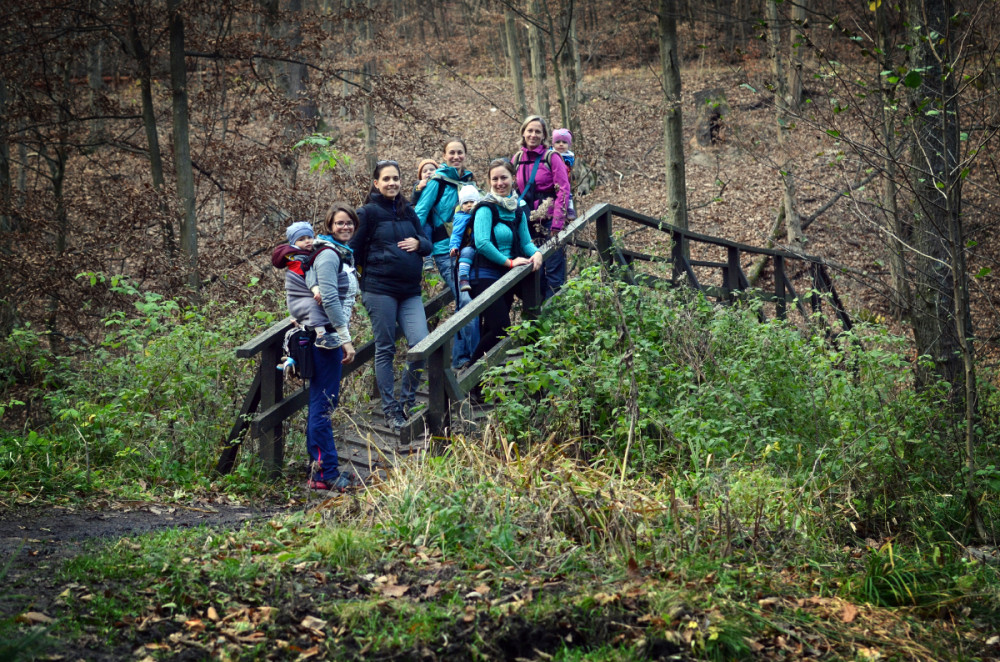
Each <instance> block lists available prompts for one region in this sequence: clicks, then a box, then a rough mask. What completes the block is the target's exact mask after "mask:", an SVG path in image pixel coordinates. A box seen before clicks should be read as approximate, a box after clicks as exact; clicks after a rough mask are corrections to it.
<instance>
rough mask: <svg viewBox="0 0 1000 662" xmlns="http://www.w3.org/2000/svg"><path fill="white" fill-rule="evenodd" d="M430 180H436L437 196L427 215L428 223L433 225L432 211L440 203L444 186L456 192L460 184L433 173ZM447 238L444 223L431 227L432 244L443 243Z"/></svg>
mask: <svg viewBox="0 0 1000 662" xmlns="http://www.w3.org/2000/svg"><path fill="white" fill-rule="evenodd" d="M431 179H432V180H437V182H438V187H437V195H435V196H434V203H433V204H432V205H431V207H430V213H429V214H428V216H429V217H431V218H430V221H431V223H432V224H433V222H434V219H433V215H434V210H435V209H437V206H438V203H439V202H441V198H442V197H444V185H445V184H450V185H452V186H454V187H455V190H456V191H457V190H458V189H460V188H461V187H462V182H460V181H458V180H457V179H452V178H451V177H445V176H444V175H439V174H438V173H434V176H432V177H431ZM449 237H451V232H450V231H449V230H448V228H446V227H445V226H444V223H442V224H441V225H437V226H435V225H432V226H431V237H430V239H431V243H432V244H436V243H438V242H439V241H444V240H445V239H448V238H449Z"/></svg>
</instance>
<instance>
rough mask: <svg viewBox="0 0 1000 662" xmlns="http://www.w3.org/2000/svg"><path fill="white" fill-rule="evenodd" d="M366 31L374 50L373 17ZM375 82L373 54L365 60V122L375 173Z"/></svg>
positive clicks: (367, 149) (367, 150) (370, 165)
mask: <svg viewBox="0 0 1000 662" xmlns="http://www.w3.org/2000/svg"><path fill="white" fill-rule="evenodd" d="M371 8H372V0H368V9H371ZM364 30H365V35H364V36H365V40H366V42H367V46H366V47H367V48H368V49H369V50H372V51H373V50H374V48H375V27H374V26H373V25H372V19H371V16H368V18H366V19H365V23H364ZM374 81H375V55H374V53H372V54H371V55H369V57H368V59H367V60H365V65H364V89H365V94H366V95H367V96H366V98H365V105H364V120H365V156H366V158H367V160H368V172H374V171H375V163H376V162H377V161H378V151H377V148H378V136H377V135H376V132H375V108H374V106H373V105H372V101H371V95H372V93H373V92H374V89H373V86H374Z"/></svg>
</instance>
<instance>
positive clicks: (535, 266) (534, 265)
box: [528, 251, 542, 271]
mask: <svg viewBox="0 0 1000 662" xmlns="http://www.w3.org/2000/svg"><path fill="white" fill-rule="evenodd" d="M528 261H529V262H531V270H532V271H538V270H539V269H541V268H542V254H541V253H539V252H537V251H536V252H535V254H534V255H532V256H531V259H530V260H528Z"/></svg>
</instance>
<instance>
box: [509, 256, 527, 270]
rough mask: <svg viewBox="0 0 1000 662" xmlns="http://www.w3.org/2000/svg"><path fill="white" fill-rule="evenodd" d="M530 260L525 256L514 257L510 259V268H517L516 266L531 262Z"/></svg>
mask: <svg viewBox="0 0 1000 662" xmlns="http://www.w3.org/2000/svg"><path fill="white" fill-rule="evenodd" d="M531 263H532V262H531V260H529V259H528V258H526V257H515V258H514V259H513V260H511V261H510V268H511V269H517V268H518V267H523V266H524V265H526V264H531Z"/></svg>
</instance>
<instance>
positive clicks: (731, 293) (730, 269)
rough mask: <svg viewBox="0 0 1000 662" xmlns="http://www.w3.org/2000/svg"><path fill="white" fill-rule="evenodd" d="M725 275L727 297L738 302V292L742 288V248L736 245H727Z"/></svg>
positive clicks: (732, 301)
mask: <svg viewBox="0 0 1000 662" xmlns="http://www.w3.org/2000/svg"><path fill="white" fill-rule="evenodd" d="M725 276H726V282H725V288H726V299H727V300H728V301H729V302H730V303H736V293H737V292H739V289H740V249H738V248H736V247H735V246H728V247H726V269H725Z"/></svg>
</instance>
